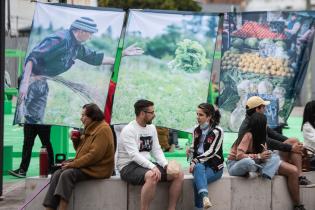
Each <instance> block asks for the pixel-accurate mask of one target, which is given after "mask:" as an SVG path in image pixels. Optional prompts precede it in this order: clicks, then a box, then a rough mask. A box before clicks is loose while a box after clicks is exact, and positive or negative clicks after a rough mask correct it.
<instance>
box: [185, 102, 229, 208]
mask: <svg viewBox="0 0 315 210" xmlns="http://www.w3.org/2000/svg"><path fill="white" fill-rule="evenodd" d="M220 117H221V116H220V113H219V111H218V110H215V109H214V107H213V106H212V105H211V104H208V103H202V104H200V105H199V106H198V108H197V121H198V127H197V128H196V129H195V130H194V133H193V134H194V139H193V145H192V148H193V150H191V151H190V152H193V154H192V158H193V159H192V160H191V163H190V168H189V172H190V173H192V174H193V175H194V195H195V209H208V208H210V207H211V206H212V204H211V201H210V199H209V196H208V184H209V183H212V182H214V181H216V180H218V179H220V178H221V177H222V174H223V162H224V158H223V151H222V143H223V130H222V128H220V127H219V126H218V124H219V121H220Z"/></svg>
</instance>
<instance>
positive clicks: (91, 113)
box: [43, 104, 115, 210]
mask: <svg viewBox="0 0 315 210" xmlns="http://www.w3.org/2000/svg"><path fill="white" fill-rule="evenodd" d="M81 121H82V123H83V125H84V131H83V133H82V134H81V135H80V137H79V138H74V137H73V136H72V138H71V139H72V141H73V146H74V148H75V150H76V156H75V158H74V160H72V161H68V162H65V163H63V164H62V168H61V169H59V170H57V171H56V172H55V173H54V174H53V175H52V177H51V181H50V186H49V189H48V191H47V194H46V197H45V199H44V202H43V205H44V206H45V207H46V209H47V210H51V209H57V207H58V205H59V210H65V209H67V207H68V201H69V199H70V197H71V194H72V191H73V189H74V186H75V184H76V183H78V182H80V181H84V180H88V179H94V178H109V177H110V176H111V175H112V173H113V169H114V153H115V151H114V138H113V134H112V131H111V128H110V127H109V125H108V124H107V123H106V122H105V121H104V120H103V113H102V111H101V110H100V109H99V107H98V106H97V105H96V104H86V105H84V106H83V110H82V116H81Z"/></svg>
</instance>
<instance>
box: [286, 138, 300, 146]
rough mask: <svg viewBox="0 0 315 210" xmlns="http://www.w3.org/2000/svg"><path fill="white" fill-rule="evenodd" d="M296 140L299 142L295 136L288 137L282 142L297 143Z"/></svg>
mask: <svg viewBox="0 0 315 210" xmlns="http://www.w3.org/2000/svg"><path fill="white" fill-rule="evenodd" d="M298 142H299V140H298V139H297V138H288V139H287V140H285V141H284V143H286V144H291V145H293V144H295V143H298Z"/></svg>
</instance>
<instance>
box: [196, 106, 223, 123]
mask: <svg viewBox="0 0 315 210" xmlns="http://www.w3.org/2000/svg"><path fill="white" fill-rule="evenodd" d="M198 108H199V109H201V110H202V111H203V112H204V113H205V114H206V115H207V117H211V122H210V124H214V125H219V123H220V118H221V114H220V112H219V110H216V109H215V108H214V106H213V105H212V104H208V103H201V104H199V105H198Z"/></svg>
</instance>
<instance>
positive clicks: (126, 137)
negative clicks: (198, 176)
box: [117, 99, 184, 210]
mask: <svg viewBox="0 0 315 210" xmlns="http://www.w3.org/2000/svg"><path fill="white" fill-rule="evenodd" d="M134 108H135V114H136V119H135V120H133V121H131V122H130V123H129V124H128V125H127V126H125V127H124V129H123V130H122V132H121V134H120V142H118V157H117V166H118V169H119V171H120V176H121V179H123V180H125V181H126V182H128V183H130V184H133V185H143V187H142V189H141V210H148V209H149V206H150V203H151V201H152V200H153V198H154V195H155V190H156V186H157V183H158V182H160V181H171V182H172V183H171V185H170V188H169V203H168V210H175V208H176V203H177V200H178V198H179V195H180V193H181V190H182V185H183V179H184V175H183V173H182V172H180V173H179V174H178V175H177V176H170V175H167V164H168V162H167V160H166V158H165V156H164V154H163V151H162V149H161V147H160V145H159V140H158V136H157V131H156V128H155V126H154V125H152V120H153V119H154V117H155V114H154V103H153V102H151V101H148V100H143V99H141V100H138V101H137V102H136V103H135V104H134ZM151 157H153V158H154V159H155V161H156V162H152V161H151Z"/></svg>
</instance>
